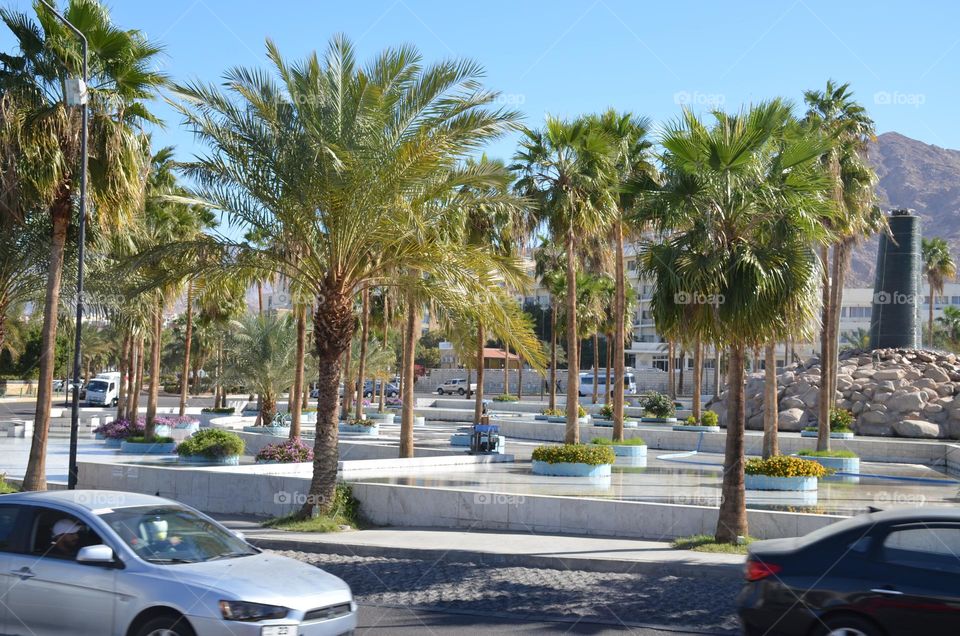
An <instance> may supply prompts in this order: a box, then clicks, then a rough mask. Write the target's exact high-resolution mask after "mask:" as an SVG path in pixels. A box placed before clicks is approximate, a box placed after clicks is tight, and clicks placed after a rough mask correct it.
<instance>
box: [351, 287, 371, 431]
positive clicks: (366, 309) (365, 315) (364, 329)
mask: <svg viewBox="0 0 960 636" xmlns="http://www.w3.org/2000/svg"><path fill="white" fill-rule="evenodd" d="M361 295H362V297H363V309H362V310H361V314H360V329H361V331H360V359H359V360H357V386H358V387H359V388H358V389H357V391H359V394H358V395H357V411H356V413H355V416H356V418H357V419H358V420H359V419H360V418H361V417H363V399H364V398H363V394H364V393H365V392H366V390H367V389H366V379H365V378H364V377H363V374H364V373H366V368H365V367H366V366H367V341H368V340H369V339H370V288H369V287H364V288H363V292H362V293H361ZM372 390H373V388H372V387H371V395H370V397H373V393H372Z"/></svg>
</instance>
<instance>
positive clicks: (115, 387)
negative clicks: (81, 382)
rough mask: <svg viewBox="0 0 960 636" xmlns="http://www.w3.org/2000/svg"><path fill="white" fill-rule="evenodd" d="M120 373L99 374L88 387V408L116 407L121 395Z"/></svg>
mask: <svg viewBox="0 0 960 636" xmlns="http://www.w3.org/2000/svg"><path fill="white" fill-rule="evenodd" d="M120 381H121V377H120V372H119V371H110V372H108V373H98V374H97V377H95V378H93V379H92V380H90V384H88V385H87V405H88V406H116V405H117V398H118V397H119V395H120Z"/></svg>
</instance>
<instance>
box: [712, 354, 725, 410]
mask: <svg viewBox="0 0 960 636" xmlns="http://www.w3.org/2000/svg"><path fill="white" fill-rule="evenodd" d="M713 353H714V356H713V366H714V367H715V368H714V369H713V395H714V397H716V396H718V395H720V366H721V363H722V362H723V350H722V349H721V348H720V345H719V344H715V345H713Z"/></svg>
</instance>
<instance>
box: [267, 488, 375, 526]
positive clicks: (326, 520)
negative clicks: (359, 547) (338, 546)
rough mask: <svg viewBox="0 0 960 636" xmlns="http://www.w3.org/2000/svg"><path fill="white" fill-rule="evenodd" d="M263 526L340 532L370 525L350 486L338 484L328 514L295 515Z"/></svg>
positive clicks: (277, 519)
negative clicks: (303, 516) (308, 516)
mask: <svg viewBox="0 0 960 636" xmlns="http://www.w3.org/2000/svg"><path fill="white" fill-rule="evenodd" d="M263 525H264V526H266V527H268V528H278V529H280V530H289V531H291V532H340V531H341V530H342V529H343V526H349V527H350V528H357V529H360V528H364V527H366V526H367V525H368V524H367V523H366V521H365V520H364V518H363V515H362V514H361V513H360V502H358V501H357V500H356V499H355V498H354V496H353V491H352V490H351V489H350V486H349V485H348V484H345V483H343V482H338V483H337V489H336V492H335V493H334V498H333V506H331V508H330V511H329V512H328V513H327V514H325V515H318V516H316V517H310V518H308V519H301V518H300V517H299V516H298V515H297V514H296V513H294V514H292V515H290V516H288V517H277V518H275V519H271V520H269V521H267V522H266V523H264V524H263Z"/></svg>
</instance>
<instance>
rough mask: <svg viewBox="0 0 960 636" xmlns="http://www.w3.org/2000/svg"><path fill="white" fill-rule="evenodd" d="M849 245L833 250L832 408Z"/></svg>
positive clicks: (842, 244)
mask: <svg viewBox="0 0 960 636" xmlns="http://www.w3.org/2000/svg"><path fill="white" fill-rule="evenodd" d="M849 253H850V250H849V249H848V243H847V241H846V240H842V241H840V242H839V243H837V244H836V245H835V246H834V248H833V287H832V289H831V290H830V292H831V299H830V350H831V359H830V408H831V409H832V408H833V407H834V405H835V403H836V400H837V397H836V396H837V369H838V368H839V367H840V357H839V356H840V310H841V308H842V306H843V285H844V279H845V278H846V273H847V264H848V262H849Z"/></svg>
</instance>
